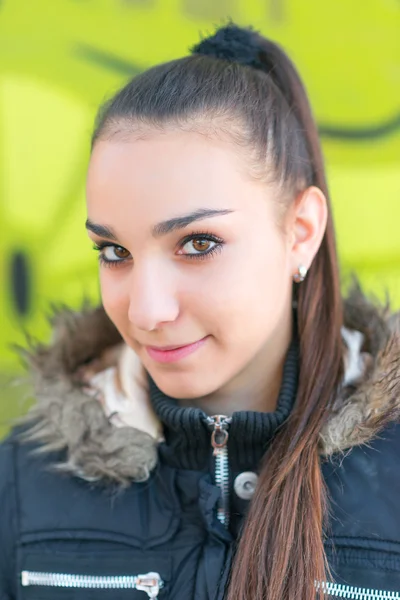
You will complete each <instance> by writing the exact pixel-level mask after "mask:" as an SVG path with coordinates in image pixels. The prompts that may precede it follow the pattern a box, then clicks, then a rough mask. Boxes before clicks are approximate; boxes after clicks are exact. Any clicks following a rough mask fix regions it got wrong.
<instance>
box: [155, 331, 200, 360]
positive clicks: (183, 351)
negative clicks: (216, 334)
mask: <svg viewBox="0 0 400 600" xmlns="http://www.w3.org/2000/svg"><path fill="white" fill-rule="evenodd" d="M207 337H208V336H206V337H204V338H202V339H201V340H198V341H197V342H194V343H193V344H187V345H186V346H178V347H176V346H175V347H168V346H166V347H164V348H157V347H156V346H145V348H146V350H147V353H148V355H149V356H150V357H151V358H152V359H153V360H155V361H157V362H159V363H171V362H176V361H178V360H181V359H182V358H185V357H186V356H189V354H193V352H196V350H198V349H199V348H200V347H201V346H202V345H203V344H204V343H205V341H206V340H207Z"/></svg>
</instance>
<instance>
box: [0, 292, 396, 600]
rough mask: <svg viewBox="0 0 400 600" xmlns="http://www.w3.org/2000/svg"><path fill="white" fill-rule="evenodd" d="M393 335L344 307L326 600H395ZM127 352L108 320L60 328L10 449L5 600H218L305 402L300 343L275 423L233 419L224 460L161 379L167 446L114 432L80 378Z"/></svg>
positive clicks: (365, 309) (377, 318) (357, 308)
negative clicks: (264, 474) (271, 460)
mask: <svg viewBox="0 0 400 600" xmlns="http://www.w3.org/2000/svg"><path fill="white" fill-rule="evenodd" d="M398 322H399V318H398V316H392V317H388V316H385V315H383V314H382V313H379V312H377V311H375V310H374V309H373V307H372V306H370V305H369V304H368V303H367V302H366V301H365V300H364V299H363V298H362V297H361V296H357V297H354V298H353V300H352V301H351V302H348V303H347V305H346V326H347V329H346V330H345V331H344V340H345V341H346V342H347V345H348V348H347V350H346V357H347V370H346V378H345V381H344V385H343V388H342V390H341V391H340V393H339V394H338V398H337V402H336V406H335V412H334V414H333V415H332V417H331V420H330V421H329V423H328V424H327V425H326V426H325V428H324V430H323V431H322V433H321V461H322V465H323V473H324V477H325V481H326V484H327V487H328V491H329V497H330V520H329V527H328V529H327V531H326V544H325V545H326V551H327V556H328V560H329V562H330V566H331V569H332V571H333V574H334V577H335V581H334V582H319V583H317V585H322V586H323V589H324V590H325V592H326V595H327V597H332V598H358V599H359V600H377V599H381V598H400V426H399V425H397V422H398V418H399V408H400V341H399V334H398V333H397V334H396V332H395V330H396V328H398ZM351 329H353V330H356V331H358V332H361V333H362V336H361V335H360V334H355V335H353V337H351V332H350V330H351ZM349 332H350V337H349ZM118 343H120V339H119V335H118V333H117V332H116V330H115V329H114V327H113V326H112V324H111V323H110V322H109V321H108V319H107V318H106V316H105V314H104V312H103V311H102V309H98V310H95V311H91V312H85V313H81V314H73V313H64V314H63V315H60V316H59V317H58V318H57V320H56V335H55V341H54V343H53V344H52V345H51V347H49V348H39V349H37V350H36V351H35V353H34V354H32V356H31V359H30V360H31V364H32V366H33V373H34V379H35V381H34V383H35V386H36V397H37V404H36V406H35V408H34V409H33V412H32V422H31V424H30V425H28V426H27V425H26V424H25V425H24V426H23V428H22V429H16V430H14V432H13V433H12V434H11V435H10V436H9V438H8V439H7V440H5V441H4V442H3V443H2V444H1V446H0V600H29V599H31V600H39V599H40V600H46V599H51V600H62V599H65V600H79V599H82V600H83V599H84V600H91V599H93V600H101V599H103V598H104V599H105V600H106V599H107V598H112V599H113V600H119V599H120V600H123V599H125V598H126V599H128V598H132V599H134V598H137V599H138V600H139V599H141V598H142V599H143V600H144V599H145V598H158V599H159V600H167V599H168V600H222V598H223V595H224V589H225V587H226V581H227V577H228V575H229V569H230V564H231V560H232V552H233V548H234V543H235V539H236V538H237V536H238V535H239V534H240V527H241V526H242V524H243V522H244V519H245V515H246V512H247V509H248V504H249V502H250V499H251V496H252V492H253V490H254V486H255V485H257V472H258V469H259V464H260V460H261V457H262V455H263V454H264V453H265V450H266V449H267V447H268V444H269V443H270V441H271V439H272V437H273V435H274V432H275V431H276V429H277V427H279V426H280V425H281V424H282V423H283V422H284V421H285V419H286V418H287V417H288V415H289V414H290V411H291V409H292V406H293V403H294V401H295V396H296V386H297V379H298V347H297V344H296V342H295V341H294V342H293V343H292V345H291V347H290V349H289V352H288V355H287V360H286V364H285V369H284V377H283V384H282V389H281V392H280V396H279V401H278V406H277V410H276V412H275V413H270V414H261V413H254V412H239V413H234V415H233V417H232V421H231V422H230V423H229V425H228V431H229V438H228V443H227V445H226V448H227V454H224V455H221V456H220V457H218V458H217V459H215V458H214V457H213V455H212V448H211V444H210V439H211V431H212V428H213V424H212V423H210V422H209V419H207V417H206V416H205V415H204V413H202V411H200V410H198V409H190V408H181V407H179V406H177V404H176V402H175V401H174V400H173V399H171V398H168V397H166V396H165V395H164V394H163V393H162V392H161V391H160V390H158V389H157V387H156V385H155V384H154V382H153V381H151V379H149V393H150V398H151V404H152V407H153V409H154V411H155V413H156V415H157V417H158V419H159V420H160V421H161V423H162V425H163V431H164V437H165V440H164V441H163V442H161V443H159V444H158V445H157V444H156V443H155V441H154V440H153V439H152V438H150V436H149V435H148V434H146V433H143V432H142V431H139V430H137V429H135V428H133V427H122V428H116V427H114V426H113V425H112V423H111V422H110V419H108V418H107V417H106V415H105V412H104V410H103V408H102V406H101V404H100V402H99V400H98V398H96V397H93V395H91V394H90V393H89V392H88V390H87V389H86V388H85V385H83V383H82V378H81V372H82V365H87V364H93V363H94V361H96V359H97V357H98V356H99V355H100V354H101V352H103V351H104V350H105V349H107V348H114V346H116V345H117V344H118ZM361 365H362V367H363V368H361ZM361 372H362V373H363V375H362V378H361V379H360V373H361ZM27 427H28V429H27ZM21 431H22V432H23V434H24V436H23V437H24V441H21V439H20V433H21ZM27 432H28V433H27ZM378 432H379V434H378ZM121 484H122V486H123V487H121Z"/></svg>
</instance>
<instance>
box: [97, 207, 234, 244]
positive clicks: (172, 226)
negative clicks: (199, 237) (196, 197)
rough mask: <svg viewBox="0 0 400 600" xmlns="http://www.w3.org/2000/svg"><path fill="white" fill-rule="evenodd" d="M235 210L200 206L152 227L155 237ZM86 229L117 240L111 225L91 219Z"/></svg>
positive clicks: (108, 238)
mask: <svg viewBox="0 0 400 600" xmlns="http://www.w3.org/2000/svg"><path fill="white" fill-rule="evenodd" d="M232 212H234V211H233V210H231V209H219V210H217V209H211V208H199V209H197V210H195V211H193V212H191V213H188V214H187V215H182V216H180V217H174V218H172V219H167V220H166V221H161V222H160V223H157V225H154V227H152V230H151V233H152V235H153V237H155V238H158V237H161V236H163V235H167V234H168V233H171V231H176V230H178V229H184V227H187V226H188V225H190V224H191V223H194V222H195V221H201V220H202V219H209V218H211V217H219V216H221V215H227V214H229V213H232ZM86 229H88V230H89V231H92V232H93V233H95V234H96V235H98V236H99V237H102V238H105V239H106V240H113V241H117V236H116V235H115V233H114V232H113V230H112V229H111V228H110V227H107V226H105V225H98V224H97V223H93V221H91V220H90V219H87V220H86Z"/></svg>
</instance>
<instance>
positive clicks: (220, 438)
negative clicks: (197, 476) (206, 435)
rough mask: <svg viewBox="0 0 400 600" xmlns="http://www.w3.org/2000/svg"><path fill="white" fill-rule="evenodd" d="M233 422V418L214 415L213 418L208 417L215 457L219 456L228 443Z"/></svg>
mask: <svg viewBox="0 0 400 600" xmlns="http://www.w3.org/2000/svg"><path fill="white" fill-rule="evenodd" d="M231 421H232V417H227V416H225V415H214V416H213V417H207V423H208V426H209V427H210V429H212V433H211V445H212V447H213V448H214V451H213V455H214V456H218V454H219V452H220V451H221V450H222V448H224V447H225V446H226V444H227V443H228V438H229V432H228V427H229V425H230V423H231Z"/></svg>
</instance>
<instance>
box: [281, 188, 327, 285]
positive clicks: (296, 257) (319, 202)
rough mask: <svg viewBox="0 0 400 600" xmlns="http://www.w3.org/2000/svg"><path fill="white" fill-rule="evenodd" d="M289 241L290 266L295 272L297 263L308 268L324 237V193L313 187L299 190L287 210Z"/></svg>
mask: <svg viewBox="0 0 400 600" xmlns="http://www.w3.org/2000/svg"><path fill="white" fill-rule="evenodd" d="M289 213H290V214H289V223H288V228H289V231H288V233H289V238H288V239H289V243H290V248H289V249H290V253H291V268H292V273H293V274H295V273H296V272H297V270H298V268H299V265H304V266H305V267H306V269H307V270H308V269H309V268H310V266H311V263H312V261H313V259H314V256H315V255H316V253H317V252H318V249H319V247H320V245H321V242H322V238H323V237H324V233H325V229H326V223H327V220H328V207H327V201H326V198H325V195H324V194H323V192H322V191H321V190H320V189H319V188H317V187H315V186H311V187H308V188H307V189H306V190H304V191H303V192H301V193H300V194H299V195H298V196H297V198H296V200H295V202H294V204H293V205H292V206H291V209H290V210H289Z"/></svg>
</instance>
